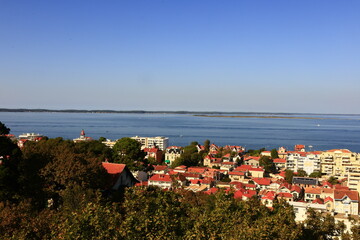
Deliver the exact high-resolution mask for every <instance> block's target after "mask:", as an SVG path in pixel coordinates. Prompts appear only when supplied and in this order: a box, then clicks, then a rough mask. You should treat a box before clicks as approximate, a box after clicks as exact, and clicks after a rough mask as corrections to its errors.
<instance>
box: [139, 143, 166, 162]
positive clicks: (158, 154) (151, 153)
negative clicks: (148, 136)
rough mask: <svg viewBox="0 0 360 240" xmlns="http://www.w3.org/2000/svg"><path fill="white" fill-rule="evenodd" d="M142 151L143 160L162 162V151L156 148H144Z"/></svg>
mask: <svg viewBox="0 0 360 240" xmlns="http://www.w3.org/2000/svg"><path fill="white" fill-rule="evenodd" d="M143 151H144V152H145V153H146V156H145V158H154V159H155V161H156V162H158V163H161V162H162V151H161V150H160V149H158V148H156V147H153V148H144V149H143Z"/></svg>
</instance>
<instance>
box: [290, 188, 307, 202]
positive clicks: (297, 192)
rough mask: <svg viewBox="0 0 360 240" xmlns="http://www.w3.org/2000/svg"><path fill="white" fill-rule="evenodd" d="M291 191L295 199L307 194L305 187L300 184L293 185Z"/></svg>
mask: <svg viewBox="0 0 360 240" xmlns="http://www.w3.org/2000/svg"><path fill="white" fill-rule="evenodd" d="M290 193H291V194H292V195H293V199H295V200H296V199H300V198H303V196H304V194H305V189H304V188H301V187H300V186H298V185H292V186H291V190H290Z"/></svg>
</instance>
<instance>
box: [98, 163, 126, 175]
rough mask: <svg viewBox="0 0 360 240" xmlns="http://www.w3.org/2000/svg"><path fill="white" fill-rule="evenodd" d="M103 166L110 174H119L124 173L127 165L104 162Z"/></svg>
mask: <svg viewBox="0 0 360 240" xmlns="http://www.w3.org/2000/svg"><path fill="white" fill-rule="evenodd" d="M101 164H102V166H103V167H104V168H105V170H106V171H107V172H108V173H109V174H119V173H122V171H124V169H125V167H126V164H120V163H108V162H102V163H101Z"/></svg>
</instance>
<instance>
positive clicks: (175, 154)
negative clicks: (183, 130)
mask: <svg viewBox="0 0 360 240" xmlns="http://www.w3.org/2000/svg"><path fill="white" fill-rule="evenodd" d="M182 153H183V150H182V147H177V146H170V147H167V148H166V151H165V163H166V164H167V165H171V164H172V163H173V162H174V161H175V160H176V159H177V158H179V157H180V156H181V154H182Z"/></svg>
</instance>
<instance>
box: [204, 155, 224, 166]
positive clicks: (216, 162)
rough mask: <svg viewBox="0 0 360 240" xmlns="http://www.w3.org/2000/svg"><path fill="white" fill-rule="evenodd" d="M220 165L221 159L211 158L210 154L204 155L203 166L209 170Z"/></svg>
mask: <svg viewBox="0 0 360 240" xmlns="http://www.w3.org/2000/svg"><path fill="white" fill-rule="evenodd" d="M221 163H222V159H221V158H215V157H213V156H211V154H209V155H206V157H205V158H204V165H205V166H208V167H210V168H212V167H220V166H221Z"/></svg>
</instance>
